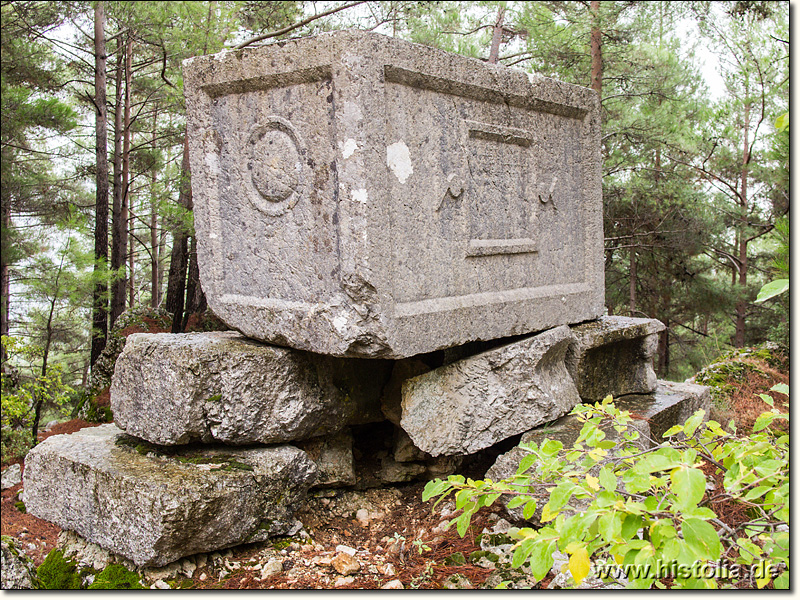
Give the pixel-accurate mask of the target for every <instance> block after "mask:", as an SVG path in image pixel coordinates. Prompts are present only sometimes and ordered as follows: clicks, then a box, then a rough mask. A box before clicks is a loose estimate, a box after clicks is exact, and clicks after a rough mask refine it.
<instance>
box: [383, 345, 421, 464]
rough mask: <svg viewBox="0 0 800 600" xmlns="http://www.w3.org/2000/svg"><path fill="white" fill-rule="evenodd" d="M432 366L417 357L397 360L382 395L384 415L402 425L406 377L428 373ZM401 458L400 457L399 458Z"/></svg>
mask: <svg viewBox="0 0 800 600" xmlns="http://www.w3.org/2000/svg"><path fill="white" fill-rule="evenodd" d="M430 370H431V368H430V367H429V366H428V365H426V364H425V363H424V362H422V361H421V360H419V359H416V358H406V359H403V360H398V361H395V363H394V366H393V367H392V375H391V377H390V378H389V382H388V383H387V384H386V387H385V388H384V390H383V394H382V395H381V411H382V412H383V415H384V417H386V418H387V419H388V420H389V421H391V422H392V423H394V424H395V425H398V426H399V425H400V416H401V415H402V412H403V411H402V408H401V404H402V403H403V392H402V390H403V382H404V381H405V380H406V379H410V378H412V377H416V376H417V375H422V374H423V373H427V372H428V371H430ZM397 460H400V459H397Z"/></svg>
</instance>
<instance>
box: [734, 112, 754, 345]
mask: <svg viewBox="0 0 800 600" xmlns="http://www.w3.org/2000/svg"><path fill="white" fill-rule="evenodd" d="M750 110H751V104H750V102H749V101H748V102H745V105H744V131H743V133H744V142H743V147H742V170H741V183H740V190H741V192H740V194H739V206H740V208H741V217H740V221H739V235H738V248H737V249H736V252H737V255H738V256H737V262H738V264H739V294H740V295H739V301H738V302H737V303H736V338H735V341H734V343H735V345H736V347H737V348H742V347H744V343H745V336H744V334H745V319H746V318H747V306H748V302H747V298H746V296H745V293H746V292H747V241H748V240H747V231H746V229H745V226H746V224H747V211H748V209H749V200H748V197H747V178H748V176H749V173H750V140H749V138H750Z"/></svg>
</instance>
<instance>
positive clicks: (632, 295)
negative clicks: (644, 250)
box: [628, 246, 636, 317]
mask: <svg viewBox="0 0 800 600" xmlns="http://www.w3.org/2000/svg"><path fill="white" fill-rule="evenodd" d="M630 252H631V256H630V268H629V269H628V273H629V274H630V279H631V281H630V288H629V290H628V293H629V298H628V302H629V310H630V313H631V316H632V317H634V316H636V248H634V247H633V246H631V250H630Z"/></svg>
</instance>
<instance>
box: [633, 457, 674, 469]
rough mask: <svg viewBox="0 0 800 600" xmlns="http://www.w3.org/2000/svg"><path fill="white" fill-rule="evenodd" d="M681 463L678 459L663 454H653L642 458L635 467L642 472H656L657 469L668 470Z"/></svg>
mask: <svg viewBox="0 0 800 600" xmlns="http://www.w3.org/2000/svg"><path fill="white" fill-rule="evenodd" d="M679 465H680V463H679V462H678V461H675V460H671V459H670V458H668V457H667V456H664V455H663V454H651V455H649V456H645V457H644V458H643V459H642V460H640V461H639V463H638V464H637V465H636V466H635V467H634V469H635V470H636V471H638V472H640V473H655V472H656V471H668V470H670V469H673V468H675V467H677V466H679Z"/></svg>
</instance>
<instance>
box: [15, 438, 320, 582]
mask: <svg viewBox="0 0 800 600" xmlns="http://www.w3.org/2000/svg"><path fill="white" fill-rule="evenodd" d="M25 462H26V467H25V474H24V479H25V481H24V484H25V501H26V502H25V505H26V507H27V509H28V512H29V513H31V514H32V515H34V516H36V517H39V518H40V519H45V520H46V521H50V522H52V523H55V524H56V525H58V526H59V527H61V528H62V529H69V530H72V531H75V532H77V533H78V534H79V535H81V536H82V537H83V538H85V539H86V540H87V541H89V542H92V543H95V544H98V545H100V546H102V547H103V548H105V549H107V550H109V551H110V552H113V553H116V554H120V555H122V556H124V557H125V558H127V559H129V560H131V561H133V562H134V563H136V565H138V566H140V567H141V566H161V565H165V564H167V563H169V562H171V561H173V560H176V559H178V558H181V557H183V556H188V555H191V554H195V553H198V552H212V551H215V550H219V549H222V548H227V547H229V546H235V545H237V544H241V543H244V542H258V541H263V540H265V539H267V538H269V537H272V536H277V535H284V534H292V533H294V532H295V530H296V522H295V519H294V517H293V514H294V510H295V509H296V508H297V506H298V503H300V502H302V501H303V499H304V497H305V495H306V492H307V490H308V487H309V486H310V485H311V484H312V483H313V481H314V478H315V477H316V466H315V465H314V463H313V462H311V460H309V458H308V456H306V454H305V452H303V451H302V450H299V449H297V448H294V447H292V446H275V447H270V448H251V449H232V448H220V447H216V448H214V447H204V448H183V449H181V450H175V451H173V452H170V453H167V454H161V453H158V452H157V451H154V447H152V446H148V445H143V443H142V442H141V441H140V440H137V439H136V438H133V437H131V436H128V435H126V434H124V433H123V432H122V431H120V430H119V429H118V428H117V427H116V426H115V425H112V424H108V425H101V426H99V427H91V428H86V429H82V430H80V431H78V432H75V433H73V434H69V435H56V436H52V437H50V438H48V439H46V440H45V441H44V442H42V443H41V444H39V445H38V446H36V447H35V448H33V449H32V450H31V451H30V452H29V453H28V456H27V458H26V461H25Z"/></svg>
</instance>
